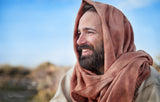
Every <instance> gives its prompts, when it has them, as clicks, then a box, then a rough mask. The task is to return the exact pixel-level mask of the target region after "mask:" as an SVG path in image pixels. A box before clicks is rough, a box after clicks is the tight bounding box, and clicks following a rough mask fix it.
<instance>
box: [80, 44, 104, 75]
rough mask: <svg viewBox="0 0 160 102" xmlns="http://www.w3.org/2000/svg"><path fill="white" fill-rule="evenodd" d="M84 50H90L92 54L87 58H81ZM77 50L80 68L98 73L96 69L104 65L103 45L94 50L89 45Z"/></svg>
mask: <svg viewBox="0 0 160 102" xmlns="http://www.w3.org/2000/svg"><path fill="white" fill-rule="evenodd" d="M84 48H85V49H89V50H92V52H93V53H92V54H91V55H88V56H82V49H84ZM77 50H78V53H79V63H80V65H81V67H82V68H84V69H87V70H90V71H92V72H96V73H98V68H100V67H101V66H103V65H104V48H103V43H101V44H100V46H98V48H97V49H94V48H93V46H91V45H88V44H84V45H82V46H78V48H77Z"/></svg>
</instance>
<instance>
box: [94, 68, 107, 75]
mask: <svg viewBox="0 0 160 102" xmlns="http://www.w3.org/2000/svg"><path fill="white" fill-rule="evenodd" d="M92 72H93V73H95V74H97V75H102V74H104V66H101V67H99V68H98V69H97V70H92Z"/></svg>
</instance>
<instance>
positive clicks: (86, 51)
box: [77, 44, 93, 56]
mask: <svg viewBox="0 0 160 102" xmlns="http://www.w3.org/2000/svg"><path fill="white" fill-rule="evenodd" d="M77 51H78V52H79V55H80V56H87V55H91V54H92V52H93V46H91V45H88V44H84V45H81V46H79V45H78V47H77Z"/></svg>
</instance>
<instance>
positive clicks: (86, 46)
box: [77, 44, 94, 52]
mask: <svg viewBox="0 0 160 102" xmlns="http://www.w3.org/2000/svg"><path fill="white" fill-rule="evenodd" d="M82 49H90V50H94V48H93V46H91V45H88V44H84V45H78V47H77V51H78V52H80V51H82Z"/></svg>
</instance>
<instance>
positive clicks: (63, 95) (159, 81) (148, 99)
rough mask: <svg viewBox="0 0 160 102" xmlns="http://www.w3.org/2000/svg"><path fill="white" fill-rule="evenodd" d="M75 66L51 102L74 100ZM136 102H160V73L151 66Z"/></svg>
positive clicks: (70, 101) (64, 78)
mask: <svg viewBox="0 0 160 102" xmlns="http://www.w3.org/2000/svg"><path fill="white" fill-rule="evenodd" d="M72 73H73V68H72V69H70V70H69V71H68V72H67V73H66V74H65V75H64V76H63V78H62V79H61V81H60V84H59V87H58V89H57V92H56V94H55V96H54V97H53V98H52V99H51V100H50V102H72V100H71V98H70V79H71V76H72ZM135 102H160V74H159V73H158V72H157V71H156V70H155V69H154V68H152V67H151V74H150V76H149V77H148V78H147V79H146V80H145V81H144V82H142V84H141V86H140V88H139V90H138V96H137V98H136V101H135Z"/></svg>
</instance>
